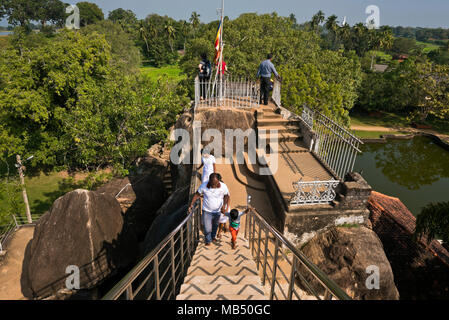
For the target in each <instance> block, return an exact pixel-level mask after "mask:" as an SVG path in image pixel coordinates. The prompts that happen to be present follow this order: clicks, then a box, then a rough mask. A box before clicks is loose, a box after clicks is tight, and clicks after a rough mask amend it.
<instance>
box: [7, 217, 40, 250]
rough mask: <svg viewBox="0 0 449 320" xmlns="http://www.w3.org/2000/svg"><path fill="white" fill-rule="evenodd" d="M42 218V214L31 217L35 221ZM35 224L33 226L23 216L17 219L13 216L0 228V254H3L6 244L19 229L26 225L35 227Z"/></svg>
mask: <svg viewBox="0 0 449 320" xmlns="http://www.w3.org/2000/svg"><path fill="white" fill-rule="evenodd" d="M41 216H42V215H41V214H34V215H31V219H32V220H33V221H37V220H39V219H40V217H41ZM33 224H34V223H31V224H30V223H28V219H27V218H26V217H22V216H19V217H16V216H15V215H13V216H12V217H11V220H10V221H9V222H8V223H6V224H5V225H2V226H0V253H2V252H3V250H4V246H5V244H6V242H7V241H8V239H9V238H10V237H11V235H12V234H13V233H14V232H15V231H16V230H17V229H19V228H21V227H23V226H26V225H33Z"/></svg>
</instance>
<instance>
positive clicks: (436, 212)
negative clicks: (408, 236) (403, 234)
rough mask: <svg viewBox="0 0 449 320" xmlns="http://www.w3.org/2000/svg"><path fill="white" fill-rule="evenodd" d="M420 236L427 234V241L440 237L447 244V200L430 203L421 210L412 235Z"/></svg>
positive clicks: (448, 238)
mask: <svg viewBox="0 0 449 320" xmlns="http://www.w3.org/2000/svg"><path fill="white" fill-rule="evenodd" d="M422 236H427V241H428V242H429V243H430V241H432V240H433V239H435V238H437V237H440V238H441V239H442V240H443V243H444V244H445V245H447V244H449V202H439V203H430V204H428V205H427V206H425V207H424V208H423V209H422V210H421V214H420V215H418V218H417V220H416V229H415V234H414V237H415V239H420V238H421V237H422Z"/></svg>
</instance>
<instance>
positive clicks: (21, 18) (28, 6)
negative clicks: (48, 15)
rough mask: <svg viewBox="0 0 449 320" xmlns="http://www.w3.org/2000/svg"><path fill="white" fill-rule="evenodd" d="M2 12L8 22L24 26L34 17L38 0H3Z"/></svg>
mask: <svg viewBox="0 0 449 320" xmlns="http://www.w3.org/2000/svg"><path fill="white" fill-rule="evenodd" d="M2 8H3V10H2V11H3V14H4V15H7V16H8V22H9V24H11V25H13V26H17V25H20V26H22V27H25V26H26V25H28V23H29V22H30V21H31V20H33V19H34V18H35V17H36V12H37V10H38V2H36V1H31V2H30V1H28V0H3V1H2Z"/></svg>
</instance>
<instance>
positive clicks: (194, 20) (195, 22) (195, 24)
mask: <svg viewBox="0 0 449 320" xmlns="http://www.w3.org/2000/svg"><path fill="white" fill-rule="evenodd" d="M189 21H190V23H191V24H192V27H193V37H194V38H195V32H196V29H197V28H198V26H199V25H200V15H199V14H198V13H197V12H196V11H193V12H192V15H191V16H190V19H189Z"/></svg>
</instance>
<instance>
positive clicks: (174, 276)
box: [103, 200, 201, 300]
mask: <svg viewBox="0 0 449 320" xmlns="http://www.w3.org/2000/svg"><path fill="white" fill-rule="evenodd" d="M200 204H201V202H200V201H199V200H198V201H197V202H196V203H195V205H194V207H193V210H192V212H191V213H190V214H189V215H188V216H187V217H186V218H185V219H184V220H183V222H182V223H181V224H180V225H179V226H178V227H177V228H176V229H175V230H173V231H172V232H171V233H170V234H169V235H168V236H167V237H166V238H165V239H164V240H163V241H162V242H161V243H160V244H159V245H158V246H157V247H156V248H155V249H153V250H152V251H151V252H150V253H149V254H147V255H146V257H145V258H143V259H142V260H141V261H140V262H139V263H138V264H137V265H136V266H135V267H134V268H133V269H131V271H129V272H128V273H127V275H126V276H125V277H124V278H123V279H122V280H120V282H119V283H117V284H116V285H115V286H114V287H113V288H112V289H111V290H110V291H109V292H108V293H107V294H106V295H105V296H104V297H103V300H169V299H176V295H177V292H178V291H179V288H180V287H181V285H182V283H183V281H184V277H185V275H186V273H187V269H188V267H189V265H190V262H191V260H192V257H193V255H194V253H195V250H196V247H197V245H198V241H199V235H200V216H201V206H200Z"/></svg>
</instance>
